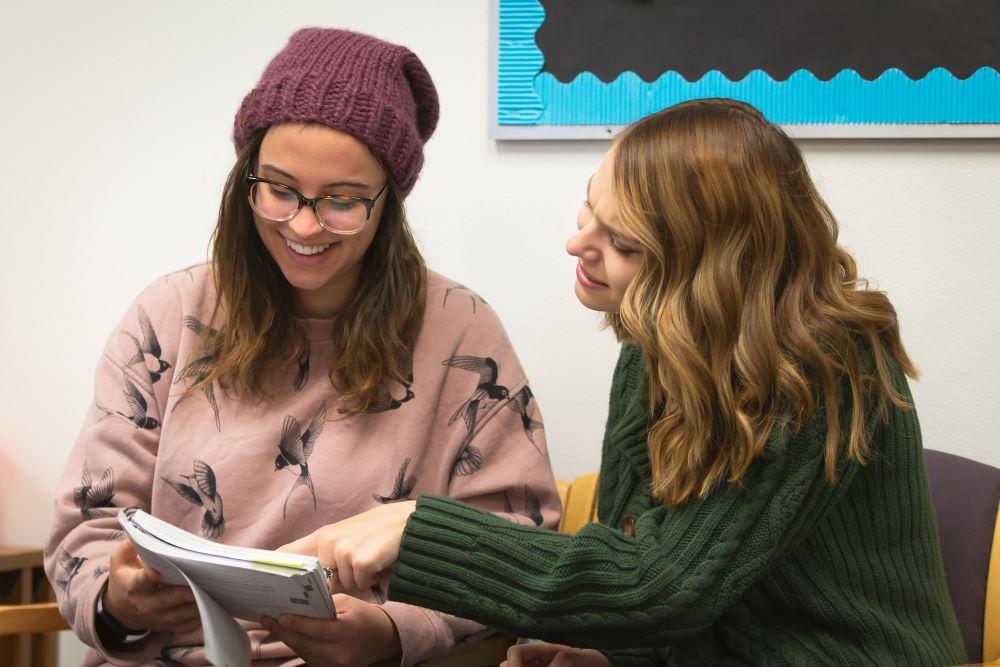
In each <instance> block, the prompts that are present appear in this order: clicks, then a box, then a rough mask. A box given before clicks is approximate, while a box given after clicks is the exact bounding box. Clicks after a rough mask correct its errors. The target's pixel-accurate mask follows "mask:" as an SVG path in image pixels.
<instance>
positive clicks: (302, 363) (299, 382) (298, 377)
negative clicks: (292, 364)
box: [292, 352, 309, 391]
mask: <svg viewBox="0 0 1000 667" xmlns="http://www.w3.org/2000/svg"><path fill="white" fill-rule="evenodd" d="M308 381H309V353H308V352H306V353H305V354H304V355H303V356H302V358H301V359H299V370H298V371H296V373H295V379H294V380H292V387H293V388H294V389H295V391H302V388H303V387H305V386H306V382H308Z"/></svg>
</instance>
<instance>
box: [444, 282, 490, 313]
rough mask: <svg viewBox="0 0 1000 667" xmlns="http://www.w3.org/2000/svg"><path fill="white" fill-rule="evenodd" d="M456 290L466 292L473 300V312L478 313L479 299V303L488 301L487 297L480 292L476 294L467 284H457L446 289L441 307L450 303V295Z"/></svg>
mask: <svg viewBox="0 0 1000 667" xmlns="http://www.w3.org/2000/svg"><path fill="white" fill-rule="evenodd" d="M456 291H457V292H465V293H466V295H467V296H468V297H469V299H470V300H471V301H472V313H473V314H475V313H476V302H477V301H478V302H479V303H482V304H485V303H486V299H484V298H483V297H481V296H479V295H478V294H476V293H475V292H473V291H472V290H470V289H469V288H468V287H466V286H465V285H455V286H454V287H449V288H448V289H446V290H445V291H444V299H442V300H441V307H442V308H444V307H446V306H447V305H448V297H449V296H450V295H451V293H452V292H456Z"/></svg>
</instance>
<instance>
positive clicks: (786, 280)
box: [609, 99, 916, 506]
mask: <svg viewBox="0 0 1000 667" xmlns="http://www.w3.org/2000/svg"><path fill="white" fill-rule="evenodd" d="M613 150H614V151H615V153H614V156H613V160H614V163H613V172H614V176H613V181H614V188H615V193H616V195H617V199H618V209H619V210H618V215H619V219H620V221H621V224H622V226H623V228H624V230H625V231H626V232H627V233H628V234H629V235H630V236H631V237H633V238H634V239H636V241H637V242H638V244H639V245H640V246H641V248H642V251H643V252H642V256H643V260H642V265H641V268H640V269H639V272H638V274H637V276H636V278H635V279H634V280H633V281H632V283H631V284H630V286H629V287H628V289H627V290H626V293H625V295H624V299H623V303H622V305H621V307H620V309H619V310H618V311H617V312H616V313H613V314H611V315H610V316H609V322H610V324H611V326H612V327H613V328H614V330H615V332H616V333H617V334H618V336H619V338H621V339H623V340H629V341H632V342H634V343H636V344H637V345H638V346H639V347H640V348H641V349H642V351H643V354H644V357H645V362H646V368H647V370H648V375H649V394H650V396H649V400H650V405H652V406H656V407H655V409H654V414H653V415H652V417H653V425H652V427H651V429H650V432H649V436H648V445H649V455H650V461H651V467H652V476H653V489H652V491H653V494H654V496H655V497H656V498H658V499H659V500H660V501H661V502H663V503H664V504H666V505H668V506H677V505H679V504H681V503H683V502H685V501H686V500H688V499H690V498H692V497H697V496H704V495H705V494H707V493H708V492H709V491H711V489H712V488H713V487H714V486H715V485H716V484H718V483H719V482H721V481H730V482H737V481H739V480H740V479H741V478H742V477H743V475H744V474H745V473H746V471H747V469H748V468H749V466H750V464H751V463H752V462H753V460H754V459H755V458H756V457H757V456H758V455H759V454H760V453H761V452H762V450H763V448H764V445H765V443H766V441H767V438H768V435H769V434H770V433H771V431H772V429H773V428H775V426H776V425H778V424H779V423H781V422H782V421H783V420H787V421H789V422H790V424H791V426H792V427H801V425H803V424H804V423H805V422H806V421H807V420H808V419H809V418H810V417H811V415H812V414H813V413H814V410H815V409H816V408H817V406H815V405H814V400H813V391H814V390H817V391H818V394H819V396H820V397H821V398H820V399H819V400H821V401H822V403H823V408H824V410H825V413H826V418H827V424H828V431H827V434H826V444H825V447H826V453H825V469H826V474H827V476H828V478H829V479H830V480H831V481H834V480H835V471H836V464H837V460H838V457H839V456H841V452H842V450H843V449H844V446H843V444H842V442H843V441H844V438H843V437H842V429H843V430H846V432H847V436H848V437H847V438H846V454H847V456H849V457H850V458H851V459H853V460H855V461H858V462H862V463H863V462H865V461H866V460H868V458H869V457H870V455H871V446H870V443H869V442H867V441H866V436H865V430H864V424H865V412H866V410H868V409H878V410H879V411H880V412H882V413H883V414H884V411H885V410H886V408H887V406H886V404H885V400H886V399H888V400H889V401H891V402H892V403H893V404H895V405H897V406H899V407H901V408H906V407H908V406H907V403H906V401H905V399H904V398H903V397H902V396H901V395H900V394H899V393H898V392H897V391H896V389H895V388H894V385H893V381H892V379H891V369H890V367H889V364H890V362H889V361H888V359H892V360H893V361H895V363H896V364H898V366H899V368H900V369H901V370H902V371H903V372H905V373H906V374H907V375H909V376H911V377H916V371H915V369H914V367H913V364H912V362H911V361H910V359H909V357H908V356H907V354H906V352H905V350H904V349H903V344H902V342H901V341H900V337H899V325H898V322H897V318H896V312H895V310H894V309H893V307H892V304H891V303H890V302H889V299H888V298H887V297H886V295H885V294H884V293H882V292H879V291H875V290H872V289H869V287H868V284H867V282H865V281H864V280H862V279H860V278H858V274H857V269H856V266H855V262H854V260H853V258H852V257H851V256H850V255H849V254H848V253H847V251H846V250H844V249H843V248H842V247H840V246H839V245H837V234H838V229H837V223H836V220H835V219H834V217H833V214H832V213H831V212H830V209H829V208H828V207H827V206H826V204H825V203H824V202H823V200H822V199H821V198H820V196H819V194H818V193H817V191H816V188H815V186H814V185H813V183H812V181H811V179H810V178H809V174H808V172H807V170H806V167H805V164H804V162H803V159H802V155H801V153H800V152H799V150H798V148H797V147H796V146H795V144H794V143H793V142H792V141H791V140H790V139H789V138H788V137H787V136H786V135H785V133H784V132H782V131H781V129H780V128H778V127H776V126H774V125H772V124H771V123H769V122H767V120H766V119H765V118H764V117H763V116H762V115H761V114H760V112H758V111H757V110H756V109H755V108H753V107H752V106H750V105H747V104H744V103H742V102H737V101H734V100H724V99H705V100H694V101H690V102H685V103H682V104H678V105H676V106H673V107H670V108H668V109H665V110H663V111H661V112H658V113H656V114H653V115H651V116H648V117H646V118H644V119H642V120H640V121H639V122H637V123H635V124H634V125H632V126H630V127H629V128H627V129H626V130H625V131H624V132H623V133H622V134H621V135H619V137H618V138H617V139H616V141H615V145H614V148H613ZM859 344H860V345H866V346H868V347H870V350H871V356H872V360H873V364H874V369H875V373H874V374H873V375H872V374H870V373H866V372H864V370H863V368H862V362H861V358H860V354H861V353H860V350H859ZM844 378H846V379H847V381H848V386H849V388H850V389H849V391H840V390H839V389H838V387H840V386H842V385H841V382H842V380H843V379H844ZM872 391H874V392H875V394H876V395H877V396H878V397H879V398H878V401H877V408H874V407H873V406H872V405H871V404H870V400H871V392H872ZM866 396H868V398H867V399H866ZM841 402H844V404H845V405H846V403H847V402H849V403H850V406H851V412H850V414H851V417H850V424H844V425H842V424H840V414H841V412H840V409H839V408H840V407H841Z"/></svg>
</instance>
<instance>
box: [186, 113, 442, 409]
mask: <svg viewBox="0 0 1000 667" xmlns="http://www.w3.org/2000/svg"><path fill="white" fill-rule="evenodd" d="M265 132H266V130H265V131H261V132H260V133H258V134H257V135H256V136H255V137H253V139H252V140H251V141H250V142H248V143H247V145H246V146H245V147H244V148H243V150H242V151H240V154H239V155H238V156H237V159H236V163H235V165H234V166H233V168H232V171H230V173H229V177H228V179H227V180H226V185H225V188H224V190H223V194H222V203H221V205H220V207H219V219H218V223H217V225H216V228H215V232H214V233H213V236H212V260H213V276H214V279H215V284H216V289H217V291H218V295H219V300H218V302H217V304H216V308H215V313H214V314H213V317H212V321H213V328H214V329H215V331H214V332H213V333H212V334H211V335H210V339H209V340H208V341H207V345H208V348H209V350H210V354H211V357H212V363H211V366H210V370H209V372H208V374H207V375H206V376H205V377H204V378H203V379H202V380H201V381H200V382H199V383H197V384H195V385H194V386H192V387H191V390H192V391H194V390H197V389H200V388H202V387H204V386H207V385H210V384H211V383H212V382H218V383H219V385H220V386H222V387H223V388H225V389H227V390H232V391H234V392H235V393H236V394H237V395H238V396H240V397H244V398H251V399H260V398H263V397H266V396H268V395H269V394H271V393H273V391H274V390H275V389H276V387H275V380H276V378H279V377H281V378H283V377H285V376H286V375H288V374H289V372H290V370H291V369H294V368H295V364H296V363H297V362H298V361H299V360H300V359H301V358H302V357H303V356H304V355H305V354H306V353H307V351H308V341H306V339H305V335H304V332H302V330H301V328H300V326H299V325H298V323H297V322H296V315H295V312H294V310H293V304H294V303H295V298H294V294H293V289H292V286H291V285H290V284H289V283H288V281H287V280H285V277H284V276H283V275H282V273H281V269H280V268H278V265H277V264H276V263H275V261H274V259H273V258H272V257H271V255H270V253H268V251H267V249H266V248H265V247H264V243H263V242H262V241H261V239H260V236H259V235H258V234H257V230H256V228H255V226H254V223H253V217H252V213H251V210H250V205H249V201H248V199H247V194H248V192H247V187H246V181H245V177H246V174H247V173H248V168H249V167H250V166H251V165H253V164H254V162H255V161H256V159H257V155H258V152H259V150H260V145H261V142H262V141H263V139H264V134H265ZM426 292H427V270H426V266H425V264H424V260H423V257H422V256H421V254H420V251H419V250H418V249H417V245H416V242H415V241H414V239H413V236H412V234H411V233H410V228H409V225H408V224H407V222H406V215H405V212H404V209H403V202H402V198H401V197H400V195H399V189H398V187H397V186H396V185H395V184H394V183H393V182H392V181H391V180H390V184H389V189H388V190H387V191H386V194H385V204H384V206H383V210H382V218H381V221H380V223H379V228H378V231H377V232H376V233H375V238H374V239H373V240H372V244H371V246H370V247H369V248H368V251H367V253H366V254H365V257H364V260H363V262H362V268H361V278H360V280H359V281H358V291H357V293H356V294H355V295H354V297H353V299H352V300H351V302H350V303H349V305H348V307H347V309H346V310H345V311H344V312H343V313H342V314H340V315H339V316H338V318H337V325H336V326H335V327H334V330H333V332H332V337H333V341H334V344H335V348H336V350H337V354H336V355H335V360H334V362H333V365H332V367H331V368H330V369H329V373H330V378H331V380H332V381H333V383H334V386H336V387H337V389H338V391H339V394H340V395H339V399H338V401H339V409H340V412H341V413H342V414H343V415H344V416H351V415H355V414H359V413H362V412H365V411H366V410H367V409H368V408H369V406H370V405H371V403H372V401H373V400H375V399H376V398H377V397H378V396H379V395H380V393H381V392H382V391H383V390H384V386H385V385H386V383H388V382H391V381H396V382H407V381H408V380H409V376H410V374H411V371H412V365H413V345H414V342H415V340H416V337H417V333H418V332H419V330H420V325H421V322H422V320H423V315H424V307H425V299H426Z"/></svg>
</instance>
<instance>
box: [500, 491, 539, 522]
mask: <svg viewBox="0 0 1000 667" xmlns="http://www.w3.org/2000/svg"><path fill="white" fill-rule="evenodd" d="M503 506H504V508H503V509H504V512H506V513H507V514H510V515H511V516H514V504H513V503H512V502H511V501H510V495H508V492H507V491H504V492H503ZM523 516H526V517H528V518H529V519H531V521H532V522H533V523H534V524H535V525H536V526H541V525H542V504H541V503H540V502H539V500H538V496H537V495H536V494H535V492H534V491H532V490H531V487H530V486H528V485H527V484H525V485H524V512H523Z"/></svg>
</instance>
